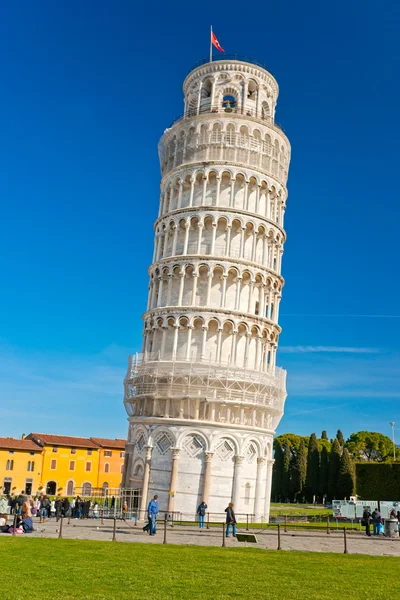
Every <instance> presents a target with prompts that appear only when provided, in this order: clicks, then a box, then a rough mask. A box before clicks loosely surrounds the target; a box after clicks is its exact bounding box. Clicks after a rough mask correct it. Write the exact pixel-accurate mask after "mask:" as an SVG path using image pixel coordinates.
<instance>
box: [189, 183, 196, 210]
mask: <svg viewBox="0 0 400 600" xmlns="http://www.w3.org/2000/svg"><path fill="white" fill-rule="evenodd" d="M194 183H195V179H193V177H191V178H190V198H189V206H193V194H194Z"/></svg>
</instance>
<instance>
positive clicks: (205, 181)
mask: <svg viewBox="0 0 400 600" xmlns="http://www.w3.org/2000/svg"><path fill="white" fill-rule="evenodd" d="M206 190H207V177H203V195H202V198H201V206H205V205H206Z"/></svg>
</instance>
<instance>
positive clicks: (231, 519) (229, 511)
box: [225, 502, 236, 537]
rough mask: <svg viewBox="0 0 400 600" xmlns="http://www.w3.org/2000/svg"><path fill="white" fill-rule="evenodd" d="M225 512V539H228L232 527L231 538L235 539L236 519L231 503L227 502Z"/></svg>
mask: <svg viewBox="0 0 400 600" xmlns="http://www.w3.org/2000/svg"><path fill="white" fill-rule="evenodd" d="M225 512H226V537H229V531H230V527H231V525H232V536H233V537H236V517H235V513H234V511H233V502H229V505H228V508H226V509H225Z"/></svg>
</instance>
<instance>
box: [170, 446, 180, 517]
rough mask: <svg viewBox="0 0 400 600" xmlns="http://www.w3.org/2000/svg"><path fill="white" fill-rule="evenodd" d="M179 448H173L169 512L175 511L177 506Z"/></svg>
mask: <svg viewBox="0 0 400 600" xmlns="http://www.w3.org/2000/svg"><path fill="white" fill-rule="evenodd" d="M179 453H180V449H179V448H172V468H171V481H170V484H169V496H168V512H173V510H174V506H175V498H174V496H175V494H176V484H177V483H178V467H179Z"/></svg>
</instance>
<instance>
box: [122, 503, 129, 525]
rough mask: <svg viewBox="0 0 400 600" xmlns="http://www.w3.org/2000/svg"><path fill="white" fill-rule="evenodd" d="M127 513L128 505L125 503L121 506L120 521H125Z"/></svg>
mask: <svg viewBox="0 0 400 600" xmlns="http://www.w3.org/2000/svg"><path fill="white" fill-rule="evenodd" d="M127 512H128V505H127V503H126V501H125V502H124V503H123V505H122V520H123V521H126V513H127Z"/></svg>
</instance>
